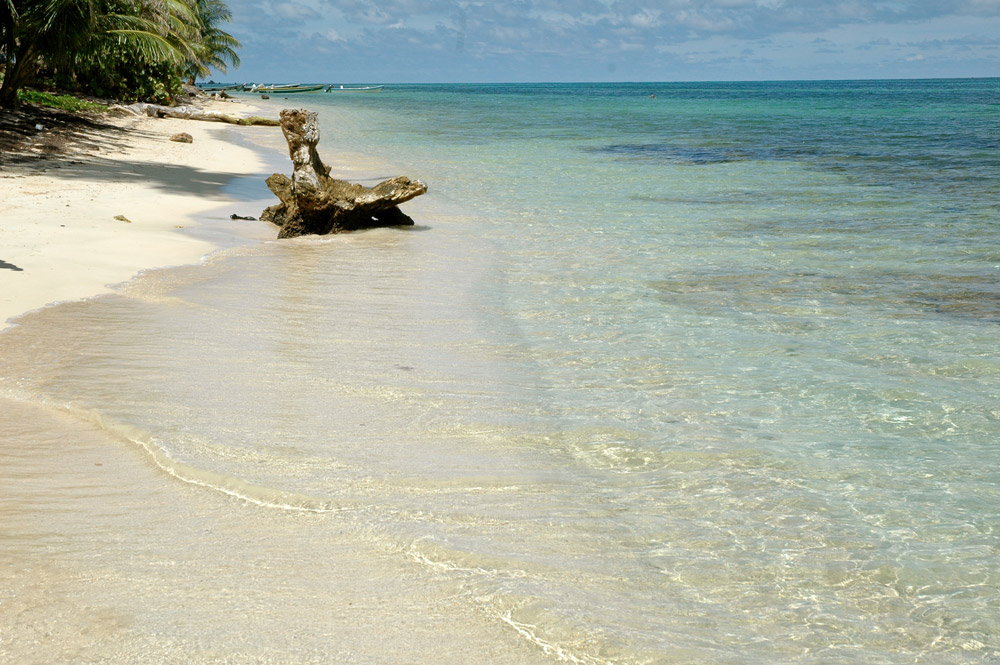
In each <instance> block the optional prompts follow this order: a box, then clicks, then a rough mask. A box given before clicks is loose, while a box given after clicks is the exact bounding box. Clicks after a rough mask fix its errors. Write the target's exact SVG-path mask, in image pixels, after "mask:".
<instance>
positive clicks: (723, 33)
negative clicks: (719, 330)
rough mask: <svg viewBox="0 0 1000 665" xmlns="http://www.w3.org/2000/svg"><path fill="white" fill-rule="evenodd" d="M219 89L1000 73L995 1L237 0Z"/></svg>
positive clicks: (232, 0)
mask: <svg viewBox="0 0 1000 665" xmlns="http://www.w3.org/2000/svg"><path fill="white" fill-rule="evenodd" d="M229 6H230V9H231V10H232V12H233V22H232V23H231V24H229V25H228V26H226V27H225V29H226V30H227V31H228V32H230V33H231V34H232V35H233V36H234V37H236V38H237V39H239V40H240V41H241V42H242V43H243V48H242V49H240V51H239V53H240V57H241V59H242V65H241V66H240V67H239V68H238V69H233V68H230V70H229V72H228V73H225V74H223V73H219V72H216V73H213V78H215V80H218V81H237V82H245V81H254V82H272V83H273V82H288V83H297V82H301V83H306V82H323V83H461V82H469V83H478V82H537V81H746V80H789V79H884V78H939V77H957V78H964V77H993V76H1000V0H658V1H656V2H651V1H649V0H613V1H605V0H510V1H507V2H467V1H454V0H229Z"/></svg>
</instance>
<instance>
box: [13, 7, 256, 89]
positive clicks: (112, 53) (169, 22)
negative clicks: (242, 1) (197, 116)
mask: <svg viewBox="0 0 1000 665" xmlns="http://www.w3.org/2000/svg"><path fill="white" fill-rule="evenodd" d="M231 19H232V14H231V13H230V11H229V8H228V7H227V6H226V4H225V2H223V1H222V0H0V64H3V65H4V66H5V71H4V79H3V84H2V86H0V108H15V107H16V106H17V91H18V89H20V88H21V87H22V86H23V85H24V84H25V83H27V82H28V81H30V80H31V78H32V77H33V76H34V75H35V72H36V70H37V68H38V66H39V65H40V64H44V65H45V66H46V67H48V68H50V69H52V68H58V67H61V68H62V69H63V70H64V71H66V72H69V73H70V74H71V77H70V78H71V79H72V78H73V76H72V75H75V74H76V73H77V72H83V74H84V78H87V75H88V74H91V75H92V74H94V73H103V74H104V78H111V79H119V80H125V79H131V78H133V77H132V76H131V75H133V74H136V72H134V71H128V69H129V68H131V69H132V70H135V69H139V70H142V73H143V74H142V75H143V76H145V77H146V78H147V79H148V78H149V77H155V76H161V77H164V78H170V77H173V76H175V74H172V73H171V72H172V71H173V70H176V71H177V72H182V71H183V73H184V74H186V75H189V76H191V75H195V76H196V75H198V74H203V73H207V71H208V67H209V66H213V67H217V68H221V69H222V70H223V71H225V66H226V64H227V63H232V64H234V65H238V64H239V57H238V56H237V55H236V52H235V50H234V49H235V48H237V47H239V45H240V44H239V42H238V41H237V40H236V39H235V38H233V37H232V36H231V35H229V34H227V33H225V32H223V31H222V30H219V29H218V28H217V27H216V26H217V24H219V23H221V22H223V21H229V20H231ZM116 67H117V68H119V70H118V72H117V73H116V72H115V71H112V70H114V68H116ZM121 68H125V69H126V71H122V70H121Z"/></svg>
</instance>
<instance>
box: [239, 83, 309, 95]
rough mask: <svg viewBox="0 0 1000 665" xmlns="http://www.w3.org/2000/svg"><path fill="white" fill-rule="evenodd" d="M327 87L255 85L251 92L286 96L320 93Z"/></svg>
mask: <svg viewBox="0 0 1000 665" xmlns="http://www.w3.org/2000/svg"><path fill="white" fill-rule="evenodd" d="M325 87H326V85H324V84H320V85H300V84H298V83H296V84H294V85H254V86H251V87H250V92H273V93H275V94H286V93H290V92H319V91H320V90H322V89H323V88H325Z"/></svg>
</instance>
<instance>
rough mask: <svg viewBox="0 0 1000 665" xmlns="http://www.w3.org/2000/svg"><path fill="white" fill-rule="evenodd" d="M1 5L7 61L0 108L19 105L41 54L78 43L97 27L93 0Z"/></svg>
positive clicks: (30, 0)
mask: <svg viewBox="0 0 1000 665" xmlns="http://www.w3.org/2000/svg"><path fill="white" fill-rule="evenodd" d="M0 6H2V7H3V8H4V11H3V14H2V21H3V23H4V29H3V30H4V34H3V56H4V62H5V69H4V78H3V85H2V86H0V108H16V106H17V91H18V89H19V88H20V87H21V86H22V85H24V83H25V82H27V81H28V79H30V78H31V77H32V76H33V75H34V73H35V65H36V62H37V59H38V56H40V55H54V56H58V54H60V53H65V52H69V51H72V50H74V49H75V48H76V47H78V46H79V45H80V43H81V42H82V41H83V40H85V39H86V37H87V35H89V34H91V32H92V31H93V30H94V27H95V20H96V11H95V10H96V7H95V5H94V2H93V1H92V0H23V1H20V2H18V6H17V7H15V6H14V3H13V0H4V1H3V2H0Z"/></svg>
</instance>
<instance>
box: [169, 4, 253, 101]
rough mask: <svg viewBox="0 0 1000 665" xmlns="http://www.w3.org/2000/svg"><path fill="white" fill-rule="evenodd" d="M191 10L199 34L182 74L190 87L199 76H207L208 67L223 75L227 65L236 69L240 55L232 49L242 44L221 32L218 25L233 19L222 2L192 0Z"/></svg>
mask: <svg viewBox="0 0 1000 665" xmlns="http://www.w3.org/2000/svg"><path fill="white" fill-rule="evenodd" d="M193 5H194V7H193V8H194V10H195V12H196V14H197V17H198V26H199V29H200V31H201V41H200V43H199V44H197V45H196V46H195V49H194V50H195V57H194V58H192V59H191V60H190V61H189V62H188V63H187V66H186V67H184V70H183V73H184V75H185V76H187V79H188V83H190V84H191V85H194V83H195V81H196V80H197V78H198V77H199V76H207V75H208V72H209V69H208V68H209V67H214V68H215V69H218V70H219V71H222V72H225V71H226V69H227V66H228V65H232V66H233V67H239V66H240V56H239V55H237V53H236V49H238V48H239V47H240V46H242V44H240V42H239V40H237V39H236V38H235V37H233V36H232V35H230V34H229V33H228V32H224V31H223V30H221V29H220V28H219V27H218V26H219V24H220V23H229V22H231V21H232V20H233V13H232V12H231V11H230V10H229V7H228V6H227V5H226V3H225V2H223V1H222V0H193Z"/></svg>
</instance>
